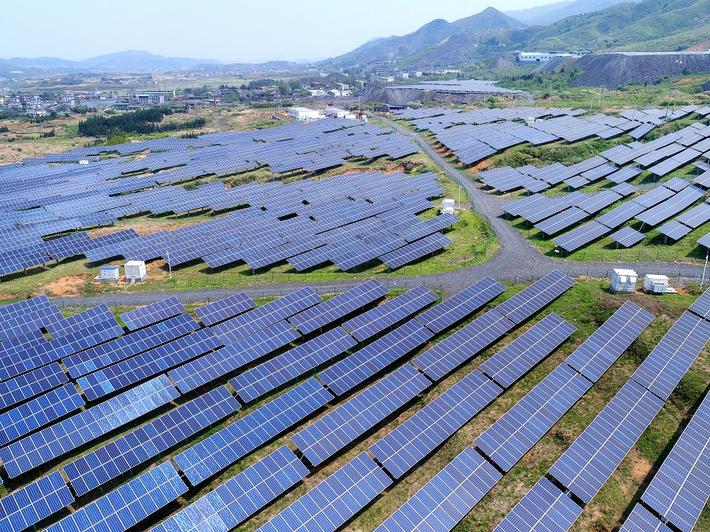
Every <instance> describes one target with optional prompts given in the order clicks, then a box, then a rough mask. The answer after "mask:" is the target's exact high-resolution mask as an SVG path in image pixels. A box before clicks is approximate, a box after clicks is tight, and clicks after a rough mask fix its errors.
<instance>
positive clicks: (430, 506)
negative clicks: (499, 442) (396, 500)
mask: <svg viewBox="0 0 710 532" xmlns="http://www.w3.org/2000/svg"><path fill="white" fill-rule="evenodd" d="M501 478H502V475H501V474H500V473H499V472H498V471H497V470H496V468H495V467H493V466H492V465H491V464H489V463H488V462H487V461H486V460H485V459H484V458H483V457H482V456H481V455H480V454H478V452H477V451H476V450H475V449H473V448H472V447H466V448H465V449H464V450H463V451H462V452H461V453H460V454H459V455H458V456H457V457H456V458H454V459H453V460H452V461H451V462H450V463H449V464H448V465H447V466H446V467H445V468H444V469H442V470H441V471H439V473H437V474H436V476H434V478H432V479H431V480H430V481H429V482H427V483H426V484H425V485H424V486H423V487H422V488H420V489H419V490H418V491H417V492H416V493H415V494H414V496H413V497H411V498H410V499H409V500H408V501H407V502H406V503H404V504H403V505H402V506H400V507H399V508H398V509H397V510H396V511H395V512H394V513H393V514H392V515H391V516H389V517H388V518H387V519H386V520H385V522H384V523H382V524H381V525H380V526H378V527H377V528H376V529H375V531H376V532H406V531H409V530H451V529H452V528H454V526H456V524H457V523H458V522H459V521H461V519H463V518H464V516H465V515H466V514H467V513H468V512H469V511H471V509H472V508H473V507H474V506H476V504H478V502H479V501H480V500H481V499H482V498H483V497H484V495H485V494H486V493H488V492H489V491H490V489H491V488H492V487H493V486H494V485H495V484H496V482H498V481H499V480H500V479H501Z"/></svg>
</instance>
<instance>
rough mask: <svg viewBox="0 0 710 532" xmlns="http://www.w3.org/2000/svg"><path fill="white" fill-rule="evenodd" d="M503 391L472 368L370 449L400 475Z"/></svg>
mask: <svg viewBox="0 0 710 532" xmlns="http://www.w3.org/2000/svg"><path fill="white" fill-rule="evenodd" d="M502 392H503V390H502V388H500V387H499V386H498V385H497V384H495V383H494V382H493V381H492V380H490V379H489V378H488V377H486V376H485V375H483V373H481V372H480V371H478V370H474V371H472V372H471V373H469V374H468V375H467V376H465V377H464V378H463V379H461V380H460V381H458V382H457V383H456V384H454V385H453V386H452V387H451V388H449V389H448V390H447V391H445V392H444V393H443V394H441V395H440V396H439V397H437V398H436V399H434V400H433V401H431V402H430V403H428V404H427V405H426V406H424V408H422V409H421V410H419V411H417V412H416V413H415V414H414V415H413V416H412V417H410V418H409V419H407V420H406V421H405V422H404V423H402V424H401V425H399V426H398V427H397V428H395V429H394V430H393V431H392V432H390V433H389V434H387V435H386V436H384V437H382V438H380V439H379V440H378V441H377V442H375V443H374V444H373V445H371V446H370V452H372V454H373V455H375V457H376V458H377V459H378V460H379V461H380V463H381V464H382V465H383V466H384V467H385V469H387V471H389V472H390V473H391V474H392V476H394V477H395V478H400V477H401V476H403V475H404V474H405V473H406V472H407V471H409V470H410V469H411V468H412V467H414V466H415V465H416V464H417V463H418V462H419V461H420V460H422V459H423V458H424V457H425V456H427V455H428V454H429V453H430V452H432V451H433V450H434V449H436V448H437V447H438V446H439V445H441V444H442V443H444V441H446V440H447V439H448V438H449V437H450V436H451V435H452V434H454V432H456V431H457V430H458V429H460V428H461V427H462V426H463V425H464V424H465V423H467V422H468V421H470V420H471V418H473V416H475V415H476V414H477V413H478V412H480V411H481V410H483V409H484V408H485V407H486V406H488V404H490V403H491V401H493V399H495V398H496V397H498V395H500V394H501V393H502Z"/></svg>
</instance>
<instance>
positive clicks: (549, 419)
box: [474, 364, 592, 471]
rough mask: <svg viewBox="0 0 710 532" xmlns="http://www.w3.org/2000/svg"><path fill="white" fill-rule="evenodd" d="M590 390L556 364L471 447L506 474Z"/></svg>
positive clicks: (586, 382)
mask: <svg viewBox="0 0 710 532" xmlns="http://www.w3.org/2000/svg"><path fill="white" fill-rule="evenodd" d="M591 387H592V383H591V382H589V380H588V379H585V378H584V377H583V376H582V375H580V374H579V373H577V372H576V371H574V370H573V369H572V368H570V367H569V366H568V365H567V364H560V365H559V366H558V367H557V368H555V369H554V370H552V371H551V372H550V373H549V374H548V375H547V377H545V378H544V379H543V380H542V381H540V383H539V384H537V386H535V387H534V388H533V389H532V390H530V392H528V394H527V395H526V396H525V397H523V398H522V399H521V400H520V401H518V402H517V403H516V404H515V405H513V407H512V408H511V409H510V410H508V412H506V413H505V414H504V415H503V416H502V417H501V418H500V419H498V421H496V422H495V423H493V425H491V426H490V427H488V428H487V429H486V430H485V432H484V433H483V434H481V435H480V436H479V437H478V438H476V441H475V442H474V445H475V446H476V447H478V448H479V449H481V451H483V452H484V453H485V454H486V456H488V457H489V458H490V459H491V460H493V462H495V463H496V464H497V465H498V466H499V467H500V468H501V469H503V470H504V471H509V470H510V469H511V468H512V467H513V466H514V465H515V464H516V463H517V462H518V460H520V459H521V458H522V457H523V456H524V455H525V453H527V452H528V451H529V450H530V449H531V448H532V446H533V445H535V444H536V443H537V442H538V441H539V440H540V439H541V438H542V437H543V436H544V435H545V434H546V433H547V431H549V430H550V429H551V428H552V427H553V426H554V424H555V423H557V422H558V421H559V420H560V418H561V417H562V416H563V415H564V414H565V413H566V412H567V411H568V410H569V409H570V408H572V405H574V404H575V403H576V402H577V401H578V400H579V399H580V398H581V397H582V396H583V395H584V394H585V393H587V390H589V388H591Z"/></svg>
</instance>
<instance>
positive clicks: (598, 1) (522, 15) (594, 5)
mask: <svg viewBox="0 0 710 532" xmlns="http://www.w3.org/2000/svg"><path fill="white" fill-rule="evenodd" d="M640 1H641V0H564V1H562V2H555V3H554V4H545V5H544V6H538V7H530V8H527V9H521V10H519V11H506V12H505V14H506V15H509V16H511V17H513V18H514V19H516V20H519V21H520V22H524V23H525V24H527V25H528V26H546V25H548V24H553V23H555V22H557V21H559V20H562V19H563V18H567V17H571V16H574V15H581V14H583V13H592V12H593V11H599V10H600V9H606V8H607V7H611V6H614V5H617V4H621V3H624V2H640Z"/></svg>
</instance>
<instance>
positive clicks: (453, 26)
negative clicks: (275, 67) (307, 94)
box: [324, 7, 525, 66]
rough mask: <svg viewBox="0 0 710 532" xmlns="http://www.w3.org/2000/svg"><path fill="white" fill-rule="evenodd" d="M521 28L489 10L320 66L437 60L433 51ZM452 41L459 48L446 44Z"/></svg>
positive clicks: (471, 43)
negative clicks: (410, 59) (408, 59)
mask: <svg viewBox="0 0 710 532" xmlns="http://www.w3.org/2000/svg"><path fill="white" fill-rule="evenodd" d="M524 27H525V25H524V24H523V23H521V22H519V21H517V20H515V19H514V18H511V17H509V16H508V15H505V14H504V13H501V12H500V11H498V10H497V9H494V8H492V7H489V8H486V9H484V10H483V11H481V12H480V13H477V14H476V15H473V16H470V17H466V18H462V19H459V20H456V21H454V22H447V21H446V20H443V19H436V20H432V21H431V22H429V23H427V24H425V25H424V26H422V27H421V28H419V29H418V30H416V31H414V32H412V33H409V34H407V35H403V36H393V37H384V38H379V39H374V40H371V41H369V42H366V43H365V44H363V45H362V46H360V47H359V48H356V49H355V50H353V51H351V52H349V53H347V54H345V55H341V56H339V57H336V58H333V59H329V60H327V61H325V62H324V64H326V65H331V66H350V65H364V64H368V63H372V62H374V61H398V62H401V61H405V60H406V59H407V58H409V57H410V56H414V55H416V56H419V57H417V58H412V59H415V60H416V61H417V62H425V61H433V60H436V61H438V60H439V59H440V58H439V56H440V54H439V53H437V52H436V49H437V48H440V50H443V51H444V52H443V53H449V52H451V51H452V49H456V48H458V46H460V45H465V46H474V47H475V45H476V43H477V42H478V40H480V39H485V38H486V37H487V36H490V35H491V34H495V33H497V32H501V31H506V30H515V29H522V28H524ZM452 39H453V40H454V41H455V42H456V43H460V45H454V46H453V47H452V46H451V45H447V43H448V42H449V41H451V40H452ZM464 41H465V43H464ZM431 52H433V53H431ZM427 56H428V57H427Z"/></svg>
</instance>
